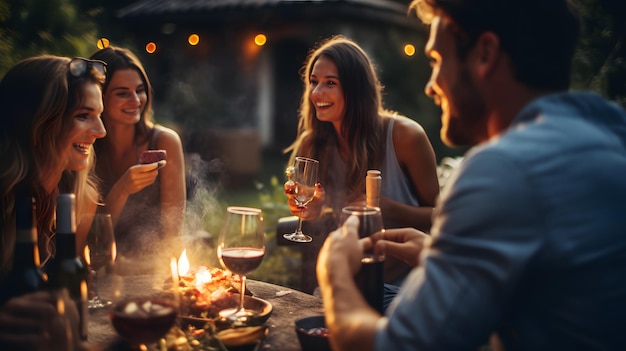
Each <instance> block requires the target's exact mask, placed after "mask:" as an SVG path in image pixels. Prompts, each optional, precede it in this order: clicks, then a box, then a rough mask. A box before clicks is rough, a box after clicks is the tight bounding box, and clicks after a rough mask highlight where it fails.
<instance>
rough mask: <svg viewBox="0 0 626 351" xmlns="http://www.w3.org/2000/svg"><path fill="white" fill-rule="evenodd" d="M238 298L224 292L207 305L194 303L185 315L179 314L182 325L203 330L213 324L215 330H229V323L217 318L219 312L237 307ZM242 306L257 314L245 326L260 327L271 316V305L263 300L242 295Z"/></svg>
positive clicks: (238, 296) (237, 294) (233, 294)
mask: <svg viewBox="0 0 626 351" xmlns="http://www.w3.org/2000/svg"><path fill="white" fill-rule="evenodd" d="M239 298H240V295H239V293H232V292H225V293H224V294H223V295H222V296H220V297H218V298H214V299H213V300H212V301H211V302H210V303H208V304H199V303H195V304H192V305H190V306H189V309H188V310H187V313H181V316H180V319H181V321H182V322H183V323H186V324H190V325H193V326H194V327H196V328H203V327H204V326H205V325H206V324H207V323H213V325H214V326H215V328H216V329H217V330H221V329H225V328H229V327H230V325H229V323H228V322H227V321H226V320H224V319H222V318H221V317H220V316H219V312H220V311H222V310H224V309H227V308H236V307H237V306H239ZM243 304H244V306H245V307H246V308H247V309H250V310H253V311H256V312H257V314H256V315H254V316H252V317H250V318H249V319H248V321H247V323H246V325H247V326H259V325H262V324H263V323H265V322H266V321H267V319H268V318H269V317H270V315H271V314H272V309H273V308H272V304H270V303H269V302H268V301H265V300H263V299H260V298H257V297H254V296H249V295H244V297H243Z"/></svg>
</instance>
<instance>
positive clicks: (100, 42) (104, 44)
mask: <svg viewBox="0 0 626 351" xmlns="http://www.w3.org/2000/svg"><path fill="white" fill-rule="evenodd" d="M96 46H97V47H98V49H104V48H108V47H109V39H107V38H104V37H102V38H100V39H98V42H97V43H96Z"/></svg>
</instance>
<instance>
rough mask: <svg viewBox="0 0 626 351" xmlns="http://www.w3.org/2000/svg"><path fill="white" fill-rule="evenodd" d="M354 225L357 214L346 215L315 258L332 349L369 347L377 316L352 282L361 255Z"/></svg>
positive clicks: (362, 350) (372, 342)
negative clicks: (343, 221)
mask: <svg viewBox="0 0 626 351" xmlns="http://www.w3.org/2000/svg"><path fill="white" fill-rule="evenodd" d="M358 226H359V219H358V217H356V216H350V217H348V219H347V220H346V221H345V223H344V224H343V226H341V227H339V228H338V229H337V230H335V231H333V232H332V233H330V234H329V235H328V238H326V241H324V245H323V246H322V249H321V250H320V254H319V256H318V259H317V279H318V281H319V283H320V289H321V293H322V300H323V301H324V312H325V313H324V314H325V316H326V325H327V327H328V330H329V331H330V336H329V339H330V343H331V345H332V346H333V348H334V349H336V350H361V351H369V350H373V348H374V336H375V334H376V324H377V323H378V320H379V319H380V317H381V316H380V314H378V312H376V311H375V310H374V309H373V308H371V307H370V306H369V305H368V304H367V302H366V301H365V299H364V298H363V296H362V295H361V293H360V292H359V290H358V288H357V286H356V283H355V282H354V275H355V274H356V273H357V272H358V271H359V269H360V268H361V258H362V257H363V245H362V241H360V240H359V236H358V234H357V233H358Z"/></svg>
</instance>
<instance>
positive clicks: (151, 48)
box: [146, 41, 157, 54]
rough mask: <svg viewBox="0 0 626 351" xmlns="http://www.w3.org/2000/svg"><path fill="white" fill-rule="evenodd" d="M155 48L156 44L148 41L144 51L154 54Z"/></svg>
mask: <svg viewBox="0 0 626 351" xmlns="http://www.w3.org/2000/svg"><path fill="white" fill-rule="evenodd" d="M156 49H157V45H156V43H154V42H152V41H151V42H149V43H148V44H146V52H147V53H149V54H154V53H155V51H156Z"/></svg>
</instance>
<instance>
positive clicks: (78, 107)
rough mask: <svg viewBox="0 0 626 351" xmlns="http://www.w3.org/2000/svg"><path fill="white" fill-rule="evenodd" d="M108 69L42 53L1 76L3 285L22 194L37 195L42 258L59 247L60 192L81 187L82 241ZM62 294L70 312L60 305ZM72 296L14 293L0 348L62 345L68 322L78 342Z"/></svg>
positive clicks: (91, 206) (2, 319)
mask: <svg viewBox="0 0 626 351" xmlns="http://www.w3.org/2000/svg"><path fill="white" fill-rule="evenodd" d="M104 73H105V65H104V64H103V63H102V62H95V61H90V60H86V59H82V58H75V59H71V60H70V59H69V58H65V57H56V56H38V57H31V58H27V59H25V60H22V61H20V62H19V63H17V64H16V65H15V66H14V67H13V68H11V69H10V70H9V71H8V72H7V74H6V75H5V76H4V77H3V78H2V81H1V82H0V106H2V111H1V112H0V197H1V202H0V207H1V213H0V230H2V237H1V239H2V240H1V241H0V253H1V255H2V256H1V257H0V286H2V281H3V280H4V279H5V278H6V276H7V274H8V272H9V271H10V270H11V265H12V261H13V249H14V246H15V241H16V240H15V239H16V228H15V221H16V218H15V217H16V214H15V204H16V198H17V196H23V194H27V195H28V196H30V195H32V196H33V197H34V198H35V201H36V211H35V216H36V217H35V219H36V222H37V232H38V236H39V237H38V244H39V255H40V258H41V259H40V261H41V262H44V263H45V262H46V260H47V259H48V258H50V256H52V255H54V250H55V249H54V245H53V244H52V241H51V240H50V239H51V238H52V237H53V236H54V231H55V225H54V224H55V209H56V196H57V195H58V194H59V193H62V192H72V193H75V194H76V213H77V216H76V221H77V232H76V234H77V238H76V245H77V249H78V248H82V246H83V245H84V242H85V238H86V235H87V232H88V231H89V227H90V225H91V223H90V220H89V218H90V216H89V215H90V214H93V213H94V212H95V210H96V207H97V203H98V200H99V192H98V190H97V187H96V181H95V174H94V173H93V166H94V155H93V152H92V151H93V147H92V145H93V143H94V142H95V140H96V139H98V138H102V137H104V136H105V135H106V130H105V129H104V125H103V124H102V121H101V120H100V114H101V113H102V110H103V105H102V96H101V94H102V90H101V85H102V83H103V82H104ZM78 252H80V251H78ZM10 288H11V287H6V286H2V289H10ZM58 299H61V300H64V301H65V306H66V308H65V313H58V312H57V309H56V307H55V306H56V305H57V303H58ZM70 301H71V300H70V299H69V297H68V296H67V293H64V292H63V293H61V294H59V293H58V292H50V291H41V292H38V293H33V294H28V295H23V296H19V297H14V298H12V299H9V300H8V301H7V302H5V303H4V304H3V305H2V306H0V349H2V350H33V349H36V350H47V349H55V348H56V349H61V347H63V345H66V344H65V343H64V341H65V342H66V341H67V340H66V339H67V337H66V336H65V335H67V332H66V326H67V325H68V323H69V324H70V325H71V327H72V328H73V329H72V330H73V331H76V333H72V336H73V340H74V341H73V342H74V343H76V345H75V346H74V349H78V348H79V347H80V346H81V345H80V342H79V341H78V332H77V331H78V327H77V323H78V315H77V312H76V310H75V307H74V304H73V303H70ZM64 338H65V339H64Z"/></svg>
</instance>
